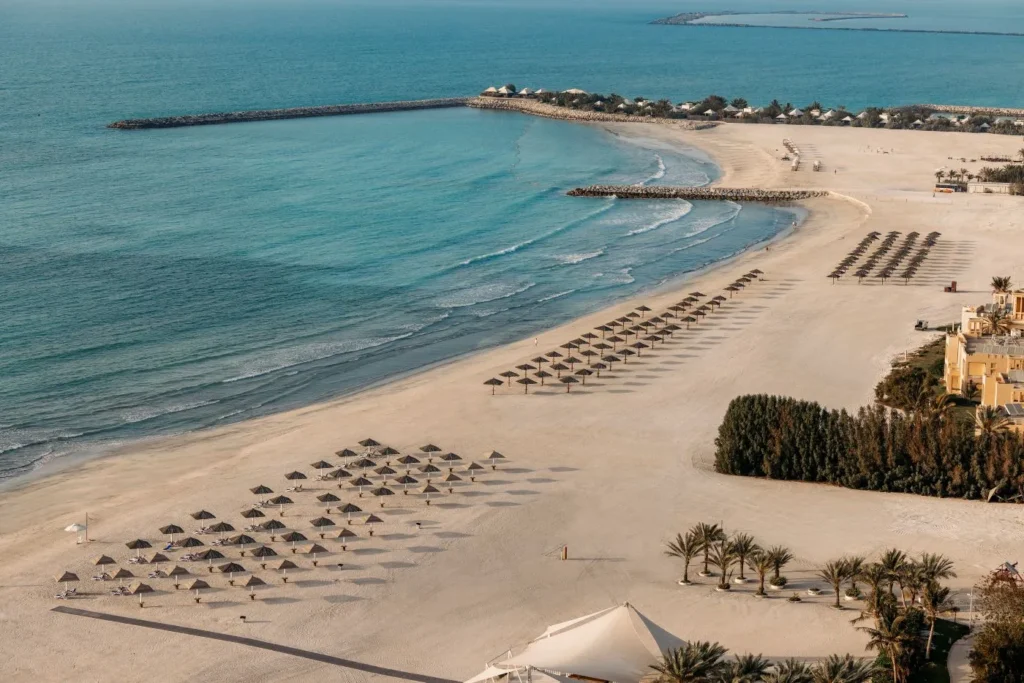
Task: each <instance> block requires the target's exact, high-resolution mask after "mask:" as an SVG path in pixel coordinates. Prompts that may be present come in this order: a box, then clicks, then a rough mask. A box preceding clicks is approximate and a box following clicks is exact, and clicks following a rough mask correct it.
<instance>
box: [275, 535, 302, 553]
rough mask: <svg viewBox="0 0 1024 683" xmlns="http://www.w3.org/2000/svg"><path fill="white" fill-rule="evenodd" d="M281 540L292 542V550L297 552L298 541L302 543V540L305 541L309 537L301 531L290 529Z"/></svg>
mask: <svg viewBox="0 0 1024 683" xmlns="http://www.w3.org/2000/svg"><path fill="white" fill-rule="evenodd" d="M281 540H282V541H284V542H285V543H291V544H292V552H293V553H294V552H295V544H296V543H302V542H304V541H306V540H308V539H307V538H306V535H305V534H302V533H299V532H298V531H289V532H288V533H286V534H284V535H283V536H281Z"/></svg>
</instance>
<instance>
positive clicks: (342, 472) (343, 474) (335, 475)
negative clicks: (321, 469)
mask: <svg viewBox="0 0 1024 683" xmlns="http://www.w3.org/2000/svg"><path fill="white" fill-rule="evenodd" d="M351 476H352V473H351V472H349V471H348V470H346V469H342V468H340V467H339V468H338V469H336V470H334V471H333V472H328V473H327V476H326V478H327V479H334V480H338V479H348V478H349V477H351ZM338 486H341V484H338Z"/></svg>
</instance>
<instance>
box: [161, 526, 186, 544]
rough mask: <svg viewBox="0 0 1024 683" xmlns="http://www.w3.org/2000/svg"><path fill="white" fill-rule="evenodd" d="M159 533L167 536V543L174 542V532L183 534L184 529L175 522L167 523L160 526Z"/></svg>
mask: <svg viewBox="0 0 1024 683" xmlns="http://www.w3.org/2000/svg"><path fill="white" fill-rule="evenodd" d="M160 533H162V534H167V536H169V539H168V543H174V534H183V533H185V530H184V529H182V528H181V527H180V526H178V525H177V524H168V525H167V526H162V527H160Z"/></svg>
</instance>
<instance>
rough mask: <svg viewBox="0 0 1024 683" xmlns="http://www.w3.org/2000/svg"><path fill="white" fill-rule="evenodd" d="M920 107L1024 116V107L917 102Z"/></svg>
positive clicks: (983, 114)
mask: <svg viewBox="0 0 1024 683" xmlns="http://www.w3.org/2000/svg"><path fill="white" fill-rule="evenodd" d="M916 106H918V107H920V108H921V109H932V110H934V111H937V112H942V113H943V114H966V115H967V116H1013V117H1015V118H1021V117H1024V109H1013V108H1011V107H969V106H965V105H958V104H919V105H916Z"/></svg>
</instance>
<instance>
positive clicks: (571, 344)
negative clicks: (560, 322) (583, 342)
mask: <svg viewBox="0 0 1024 683" xmlns="http://www.w3.org/2000/svg"><path fill="white" fill-rule="evenodd" d="M559 347H560V348H563V349H565V350H567V351H575V350H576V349H578V348H579V347H580V345H579V344H577V343H576V342H571V341H568V342H565V343H564V344H559Z"/></svg>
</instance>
